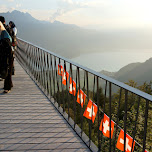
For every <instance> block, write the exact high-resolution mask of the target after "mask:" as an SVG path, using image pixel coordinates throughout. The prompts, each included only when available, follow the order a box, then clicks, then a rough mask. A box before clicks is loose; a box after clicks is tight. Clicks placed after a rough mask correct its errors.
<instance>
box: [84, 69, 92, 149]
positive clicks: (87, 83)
mask: <svg viewBox="0 0 152 152" xmlns="http://www.w3.org/2000/svg"><path fill="white" fill-rule="evenodd" d="M85 72H86V79H87V80H86V81H87V82H86V85H87V97H88V98H87V100H88V102H89V81H88V71H85ZM88 121H89V147H90V146H91V121H90V120H88Z"/></svg>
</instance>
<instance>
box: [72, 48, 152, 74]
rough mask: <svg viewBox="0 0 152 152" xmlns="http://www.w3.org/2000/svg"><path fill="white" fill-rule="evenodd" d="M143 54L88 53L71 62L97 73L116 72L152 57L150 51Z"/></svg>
mask: <svg viewBox="0 0 152 152" xmlns="http://www.w3.org/2000/svg"><path fill="white" fill-rule="evenodd" d="M143 52H144V51H143ZM143 52H137V51H136V52H103V53H90V54H83V55H80V56H79V57H76V58H72V59H71V60H72V61H74V62H76V63H79V64H80V65H83V66H85V67H88V68H90V69H93V70H95V71H98V72H100V71H102V70H106V71H110V72H116V71H118V70H119V69H120V68H122V67H124V66H126V65H127V64H129V63H134V62H145V61H146V60H148V59H149V58H151V57H152V51H151V52H150V51H147V52H146V51H145V52H144V53H143Z"/></svg>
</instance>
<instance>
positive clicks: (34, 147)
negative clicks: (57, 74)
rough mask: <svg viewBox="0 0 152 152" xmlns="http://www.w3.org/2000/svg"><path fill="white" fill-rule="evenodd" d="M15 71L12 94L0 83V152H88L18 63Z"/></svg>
mask: <svg viewBox="0 0 152 152" xmlns="http://www.w3.org/2000/svg"><path fill="white" fill-rule="evenodd" d="M15 67H16V75H15V76H13V84H14V87H13V89H12V91H11V92H10V93H9V94H4V93H3V89H2V88H3V83H4V81H0V151H1V152H2V151H30V152H33V151H35V152H48V151H49V152H52V151H53V152H60V151H62V152H76V151H77V152H79V151H80V152H81V151H82V152H89V151H90V150H89V149H88V148H87V146H86V145H85V144H84V143H83V142H82V140H81V139H80V138H79V137H78V136H77V134H76V133H75V132H74V131H73V129H72V128H71V127H70V126H69V124H67V122H66V121H65V119H64V118H63V117H62V116H61V114H60V113H59V112H58V111H57V110H56V109H55V107H54V106H53V104H51V103H50V101H49V100H48V99H47V98H46V97H45V96H44V95H43V93H42V92H41V91H40V90H39V88H38V87H37V86H36V85H35V83H34V82H33V81H32V80H31V79H30V77H29V76H28V75H27V74H26V72H25V71H24V70H23V69H22V68H21V66H20V65H19V64H18V63H17V62H15Z"/></svg>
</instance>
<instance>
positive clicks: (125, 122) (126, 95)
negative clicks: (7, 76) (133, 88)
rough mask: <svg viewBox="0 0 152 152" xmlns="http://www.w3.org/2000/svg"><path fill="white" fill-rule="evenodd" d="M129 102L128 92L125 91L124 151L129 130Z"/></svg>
mask: <svg viewBox="0 0 152 152" xmlns="http://www.w3.org/2000/svg"><path fill="white" fill-rule="evenodd" d="M127 101H128V90H125V107H124V108H125V115H124V151H125V149H126V132H127V131H126V129H127V126H126V124H127Z"/></svg>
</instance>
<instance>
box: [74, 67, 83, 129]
mask: <svg viewBox="0 0 152 152" xmlns="http://www.w3.org/2000/svg"><path fill="white" fill-rule="evenodd" d="M77 75H78V68H77V67H76V84H77V81H78V78H77ZM76 89H77V87H76ZM77 90H78V89H77ZM75 95H76V97H77V91H76V94H75ZM80 102H81V101H80ZM80 104H81V103H80ZM75 125H76V98H74V129H75Z"/></svg>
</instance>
